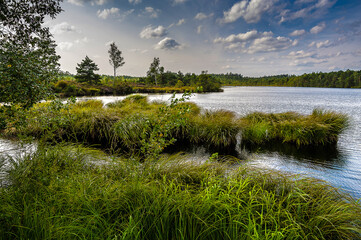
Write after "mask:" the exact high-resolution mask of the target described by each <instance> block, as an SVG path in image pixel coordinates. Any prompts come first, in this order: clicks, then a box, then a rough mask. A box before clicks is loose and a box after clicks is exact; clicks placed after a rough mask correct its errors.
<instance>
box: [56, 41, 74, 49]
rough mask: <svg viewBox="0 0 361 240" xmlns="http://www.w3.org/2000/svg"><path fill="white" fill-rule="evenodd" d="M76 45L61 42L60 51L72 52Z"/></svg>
mask: <svg viewBox="0 0 361 240" xmlns="http://www.w3.org/2000/svg"><path fill="white" fill-rule="evenodd" d="M73 46H74V44H73V43H72V42H60V43H59V44H58V47H59V49H60V50H70V49H71V48H72V47H73Z"/></svg>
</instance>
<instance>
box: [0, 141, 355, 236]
mask: <svg viewBox="0 0 361 240" xmlns="http://www.w3.org/2000/svg"><path fill="white" fill-rule="evenodd" d="M6 161H8V162H9V161H10V162H11V163H12V167H11V168H10V169H7V170H5V171H7V172H8V175H7V181H10V183H11V184H10V185H9V186H8V187H6V188H0V223H1V224H0V239H353V238H354V239H357V238H359V237H360V234H361V231H360V227H361V217H360V216H361V207H360V205H359V204H357V203H356V202H355V201H354V200H353V199H351V198H350V197H348V196H347V195H344V194H340V193H339V192H338V190H336V189H334V188H332V187H330V186H329V185H327V184H326V183H324V182H321V181H317V180H314V179H307V178H298V177H296V176H285V175H282V174H280V173H278V172H273V171H265V170H260V169H253V168H249V167H240V168H238V169H233V170H232V169H230V168H229V166H227V165H225V164H221V163H196V162H190V161H188V159H187V156H186V155H177V156H163V157H160V158H159V159H158V161H157V162H145V163H140V162H139V161H138V160H137V159H132V158H128V159H121V158H110V157H108V156H106V155H104V154H102V153H101V152H99V151H97V150H91V149H87V148H84V147H79V146H75V145H71V146H59V145H56V146H52V147H47V148H39V149H38V151H37V152H35V153H33V154H25V155H23V156H22V157H18V158H10V159H9V158H7V159H6ZM98 163H101V164H98Z"/></svg>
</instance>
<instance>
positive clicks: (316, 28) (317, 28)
mask: <svg viewBox="0 0 361 240" xmlns="http://www.w3.org/2000/svg"><path fill="white" fill-rule="evenodd" d="M325 28H326V23H324V22H323V23H320V24H318V25H317V26H314V27H313V28H311V30H310V33H312V34H318V33H320V32H322V31H323V30H324V29H325Z"/></svg>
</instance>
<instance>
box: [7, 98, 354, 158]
mask: <svg viewBox="0 0 361 240" xmlns="http://www.w3.org/2000/svg"><path fill="white" fill-rule="evenodd" d="M180 100H184V97H183V98H181V99H173V100H172V101H171V103H170V104H167V103H165V102H148V100H147V97H146V96H143V95H131V96H129V97H127V98H125V99H124V100H122V101H118V102H115V103H112V104H108V106H107V107H105V106H103V103H102V102H101V101H99V100H91V101H84V102H77V103H75V102H69V103H66V104H65V103H62V102H61V101H54V102H45V103H39V104H37V105H35V106H34V107H33V108H32V109H30V110H29V112H28V113H27V115H26V117H25V118H24V119H26V124H25V126H23V127H21V128H19V129H16V130H14V131H11V134H12V135H14V134H18V135H25V136H31V137H35V138H42V139H44V140H46V141H50V142H59V141H63V140H65V141H73V142H82V143H86V144H91V145H97V146H100V147H102V148H105V149H111V150H116V151H119V152H125V151H129V150H131V151H132V152H142V151H143V152H144V151H145V152H149V151H151V150H150V149H153V150H154V151H156V152H161V151H163V149H165V148H166V147H168V146H171V145H177V144H188V145H197V146H205V147H206V148H208V149H214V150H216V151H223V150H226V151H225V152H227V151H232V150H234V149H235V147H236V144H237V141H238V140H239V136H240V135H241V138H242V143H245V144H248V143H250V144H264V143H269V142H280V143H291V144H295V145H297V146H303V145H315V146H317V145H331V144H334V143H336V142H337V140H338V136H339V134H340V133H341V132H342V131H343V130H344V129H345V128H346V127H347V124H348V119H347V116H345V115H344V114H339V113H335V112H330V111H322V110H314V111H313V113H312V114H311V115H301V114H297V113H293V112H288V113H271V114H267V113H259V112H256V113H251V114H249V115H247V116H245V117H242V118H240V119H237V118H236V116H235V114H234V113H233V112H230V111H225V110H219V111H204V112H201V111H200V108H199V107H198V106H197V105H196V104H194V103H188V102H183V101H180ZM240 131H241V134H240ZM3 132H10V131H6V129H5V131H3ZM144 149H148V150H144ZM153 150H152V151H153Z"/></svg>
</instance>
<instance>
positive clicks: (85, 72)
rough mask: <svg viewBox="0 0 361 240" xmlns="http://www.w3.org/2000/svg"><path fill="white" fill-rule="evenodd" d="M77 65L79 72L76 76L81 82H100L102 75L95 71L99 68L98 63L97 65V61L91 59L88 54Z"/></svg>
mask: <svg viewBox="0 0 361 240" xmlns="http://www.w3.org/2000/svg"><path fill="white" fill-rule="evenodd" d="M77 65H78V67H76V72H77V74H76V76H75V78H76V79H77V80H78V81H79V82H87V83H90V84H98V83H99V82H100V75H99V74H96V73H94V72H95V71H98V70H99V68H98V65H96V64H95V62H93V60H91V59H90V58H89V57H88V56H85V58H84V59H83V60H82V62H81V63H78V64H77Z"/></svg>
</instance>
